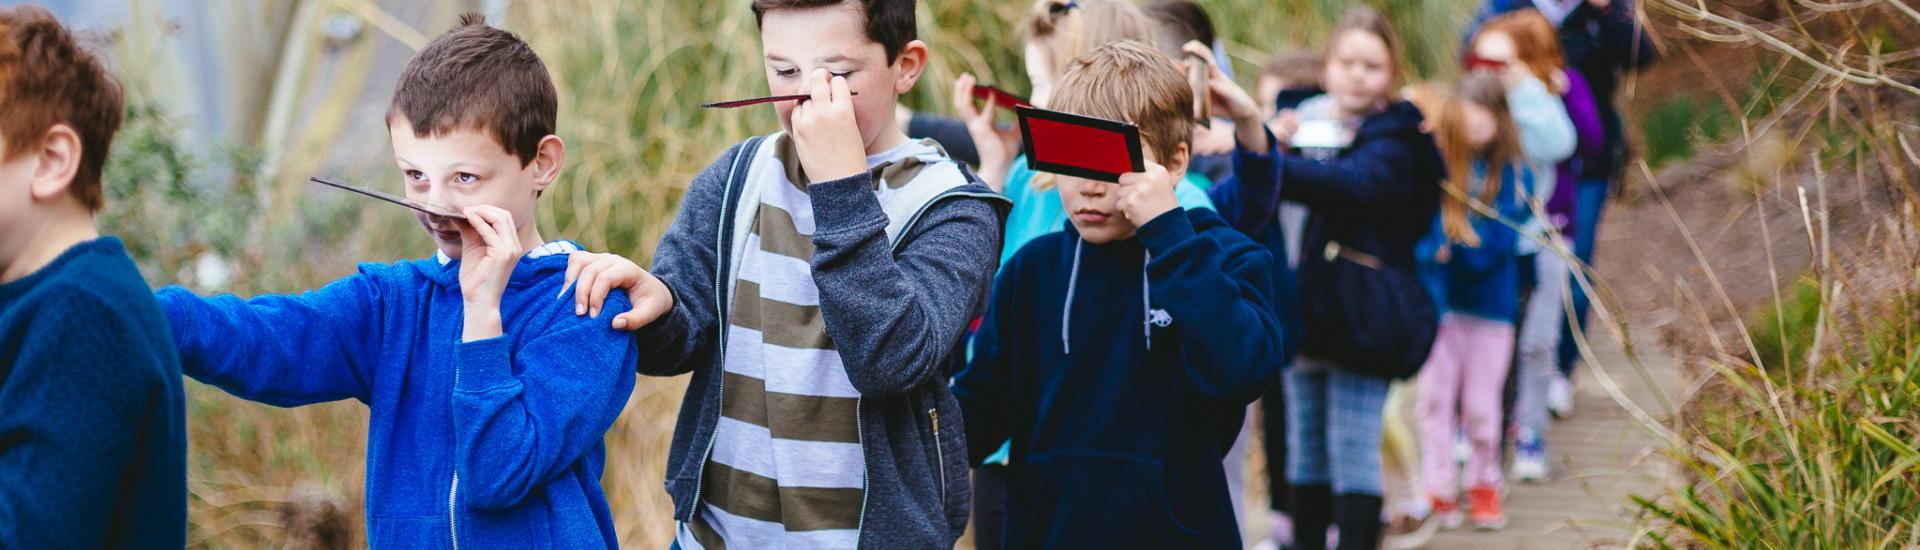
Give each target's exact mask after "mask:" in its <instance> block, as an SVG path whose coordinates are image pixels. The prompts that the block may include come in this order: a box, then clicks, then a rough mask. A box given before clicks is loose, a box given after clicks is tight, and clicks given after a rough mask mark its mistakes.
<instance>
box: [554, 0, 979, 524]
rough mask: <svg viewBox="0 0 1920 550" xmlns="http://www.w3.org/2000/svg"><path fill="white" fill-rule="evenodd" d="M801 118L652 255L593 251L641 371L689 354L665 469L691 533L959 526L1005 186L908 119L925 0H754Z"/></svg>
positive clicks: (738, 149)
mask: <svg viewBox="0 0 1920 550" xmlns="http://www.w3.org/2000/svg"><path fill="white" fill-rule="evenodd" d="M753 10H754V14H755V16H756V19H757V20H758V21H759V22H760V28H761V38H762V42H763V45H764V49H765V69H766V73H767V84H768V87H769V88H771V90H772V92H773V93H774V94H808V95H809V96H810V98H809V99H807V100H805V101H797V102H796V101H788V102H779V103H777V104H776V106H775V112H776V113H778V114H779V117H780V121H781V126H782V127H783V128H784V129H785V131H783V132H777V133H774V134H772V135H770V136H764V137H757V138H752V139H749V140H747V141H745V142H743V143H741V144H740V145H737V146H735V147H734V148H732V149H731V150H729V151H728V152H727V153H725V154H724V155H722V156H721V158H720V159H719V160H718V161H717V162H715V163H714V164H713V165H712V166H710V167H709V168H708V169H707V170H706V172H704V173H702V174H700V175H699V176H698V177H696V178H695V179H694V181H693V183H692V184H691V185H689V186H688V189H687V194H686V197H685V198H684V199H683V201H682V203H681V207H680V213H679V216H678V217H677V218H676V219H675V220H674V224H673V227H672V228H671V229H669V230H668V232H667V234H666V236H665V237H664V238H663V239H662V241H661V243H660V246H659V248H658V250H656V252H655V255H654V258H655V260H654V264H653V269H652V271H651V272H648V271H646V270H642V269H640V267H639V266H638V265H636V264H634V263H633V262H632V261H631V260H627V259H625V258H620V257H618V256H611V255H601V256H597V257H593V258H588V257H584V256H583V257H578V258H576V259H575V262H574V266H573V268H574V269H573V271H575V272H576V273H575V275H576V276H577V277H578V281H579V282H578V284H577V285H576V288H577V289H578V290H577V291H576V296H578V297H579V299H580V300H581V303H582V304H583V308H584V310H585V311H587V312H593V311H597V310H598V305H597V304H598V302H599V297H600V295H601V293H602V292H604V291H606V290H607V289H610V288H625V289H627V291H628V292H629V293H630V295H631V296H632V297H633V300H634V303H635V308H634V311H633V312H632V313H630V314H628V315H624V316H620V317H616V318H615V319H614V320H613V324H614V327H615V328H622V329H626V330H635V329H637V332H636V333H635V335H634V338H635V341H636V342H637V343H638V344H639V346H640V351H641V358H642V359H641V361H640V364H639V370H640V372H641V373H643V374H650V375H656V376H670V375H678V374H685V373H691V374H692V375H693V380H692V382H691V384H690V385H689V386H688V388H687V396H686V399H685V400H684V401H683V403H682V406H681V411H680V421H679V425H678V427H677V428H676V430H675V433H674V438H673V446H672V449H671V450H670V451H669V453H670V454H669V455H668V464H667V472H666V486H667V492H668V493H669V494H670V495H671V496H672V497H673V501H674V518H675V519H676V520H678V522H679V524H678V529H677V534H676V536H675V541H674V542H675V544H676V545H677V546H679V547H681V548H724V547H734V548H779V547H801V548H853V547H863V548H933V547H951V546H952V545H953V543H954V541H955V540H957V539H958V538H959V537H960V533H961V532H962V531H963V530H964V529H965V527H966V520H967V516H968V514H967V503H968V488H967V467H966V444H965V442H964V441H963V440H962V439H961V434H962V433H963V428H962V426H961V424H960V415H959V406H958V404H957V403H956V402H955V401H954V399H953V396H952V395H951V394H950V393H949V392H948V389H947V377H948V376H950V375H951V374H952V372H953V367H955V366H957V365H958V362H959V361H960V360H961V358H962V354H961V342H962V337H963V336H964V334H965V332H966V329H967V326H968V323H969V322H970V321H972V320H973V319H974V318H975V317H978V316H979V315H980V313H981V312H982V311H983V310H984V309H985V305H986V295H987V288H988V284H989V283H990V282H991V279H992V276H993V272H994V269H995V265H996V263H997V262H996V261H995V258H996V254H997V252H998V251H999V247H1000V228H1001V225H1002V224H1003V223H1004V218H1005V212H1006V201H1005V199H1004V198H1002V197H1000V196H999V195H998V194H995V193H993V192H992V191H991V190H990V189H988V188H986V187H985V186H984V185H981V184H979V183H978V182H977V181H976V179H975V178H974V177H972V175H971V173H970V172H968V171H967V170H966V169H965V168H964V167H963V166H962V165H960V164H958V163H956V162H954V161H953V160H951V159H949V158H948V157H947V155H946V153H945V152H944V151H942V150H941V149H940V147H939V146H938V145H936V144H934V143H932V142H931V141H925V140H922V141H914V140H909V139H908V138H907V137H906V135H905V134H903V133H901V132H900V129H899V124H898V123H897V122H896V121H895V120H894V119H893V117H894V115H895V112H896V106H897V105H898V99H899V98H898V95H899V94H902V93H905V92H907V91H908V90H910V89H912V87H913V85H914V82H915V81H916V80H917V79H918V78H919V76H920V73H921V70H922V69H923V68H924V67H925V66H926V61H927V46H926V44H924V43H922V42H920V41H919V40H915V39H914V33H915V30H914V29H915V24H914V2H913V0H756V1H755V2H753Z"/></svg>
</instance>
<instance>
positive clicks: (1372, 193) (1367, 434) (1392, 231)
mask: <svg viewBox="0 0 1920 550" xmlns="http://www.w3.org/2000/svg"><path fill="white" fill-rule="evenodd" d="M1400 60H1401V56H1400V51H1399V40H1398V38H1397V37H1396V34H1395V32H1394V31H1393V28H1392V27H1391V26H1390V25H1389V24H1388V23H1387V21H1386V19H1385V18H1384V17H1383V16H1381V15H1380V14H1379V13H1378V12H1375V11H1373V10H1371V9H1367V8H1355V9H1353V10H1350V11H1349V12H1348V14H1347V15H1346V16H1344V17H1342V19H1341V20H1340V23H1339V24H1338V25H1337V26H1336V27H1335V28H1334V30H1333V33H1332V34H1331V35H1330V38H1329V41H1328V46H1327V48H1326V60H1325V63H1324V65H1323V72H1322V77H1323V78H1322V84H1323V85H1324V86H1325V88H1326V91H1327V94H1326V96H1325V99H1324V100H1322V105H1321V106H1317V107H1316V106H1313V105H1310V104H1311V103H1314V102H1311V101H1310V102H1308V103H1309V104H1303V105H1302V106H1301V108H1300V109H1301V111H1302V115H1301V116H1300V117H1298V119H1300V120H1304V119H1306V118H1308V116H1307V111H1310V110H1316V109H1324V112H1325V113H1327V116H1326V119H1328V120H1330V121H1332V122H1333V123H1334V125H1333V127H1331V128H1326V129H1325V130H1324V133H1326V134H1331V135H1329V136H1316V135H1311V133H1310V132H1308V131H1306V129H1307V128H1308V127H1307V126H1305V125H1304V123H1302V122H1299V121H1298V120H1282V121H1281V123H1280V124H1278V126H1279V128H1277V131H1276V132H1275V136H1274V137H1276V138H1278V139H1279V140H1280V142H1282V143H1285V144H1287V148H1301V149H1306V148H1305V147H1303V145H1307V143H1303V142H1304V141H1305V140H1304V139H1303V138H1312V139H1313V140H1315V141H1316V142H1315V143H1312V144H1311V145H1315V146H1318V147H1316V148H1318V149H1321V151H1319V152H1314V151H1301V152H1299V153H1296V154H1289V155H1283V156H1282V157H1281V158H1280V159H1279V162H1278V163H1277V164H1278V166H1279V172H1280V174H1281V177H1280V178H1279V181H1280V182H1281V196H1282V198H1283V199H1285V200H1290V201H1294V202H1298V203H1300V204H1303V205H1305V206H1306V207H1307V208H1308V210H1309V212H1310V214H1309V216H1308V220H1307V222H1306V224H1305V225H1306V230H1305V238H1304V239H1303V242H1304V243H1305V246H1304V247H1303V251H1302V252H1303V254H1301V261H1300V279H1299V295H1300V298H1301V307H1302V309H1301V312H1302V321H1301V322H1302V330H1303V331H1304V339H1303V340H1302V344H1301V351H1300V356H1299V357H1297V358H1296V359H1295V361H1294V365H1293V367H1292V368H1291V369H1289V370H1288V371H1287V373H1286V374H1285V376H1286V383H1285V386H1286V389H1285V391H1286V397H1287V403H1286V408H1287V424H1288V425H1287V428H1288V441H1287V444H1288V453H1287V459H1288V464H1287V474H1288V480H1289V481H1290V482H1291V483H1292V484H1293V500H1294V506H1293V512H1294V514H1293V522H1294V537H1295V543H1296V545H1297V546H1299V547H1302V548H1324V547H1325V545H1326V536H1327V527H1328V525H1329V524H1336V523H1337V524H1338V525H1339V529H1340V539H1339V541H1340V546H1339V547H1340V548H1342V549H1355V550H1357V549H1369V550H1371V549H1372V548H1374V547H1375V546H1376V545H1377V544H1378V542H1379V538H1380V530H1381V514H1380V512H1381V506H1382V504H1381V494H1382V488H1381V472H1380V442H1381V433H1380V430H1381V412H1382V410H1383V408H1384V406H1385V403H1384V402H1385V400H1386V395H1387V388H1388V386H1389V384H1390V383H1391V382H1392V380H1394V379H1396V378H1403V377H1405V376H1407V375H1409V374H1411V371H1413V370H1416V369H1418V367H1419V362H1420V360H1421V359H1423V358H1424V356H1425V355H1426V353H1427V351H1428V350H1429V349H1430V346H1431V339H1432V334H1433V325H1432V323H1433V319H1432V317H1431V307H1432V305H1431V301H1430V299H1429V298H1428V297H1427V296H1426V292H1425V291H1424V290H1423V289H1421V288H1420V285H1419V283H1418V281H1417V280H1416V279H1415V277H1414V275H1413V266H1414V259H1413V247H1414V243H1415V242H1416V241H1418V240H1419V239H1420V238H1421V237H1422V236H1423V235H1424V234H1425V233H1426V232H1427V228H1428V227H1429V225H1430V223H1431V220H1432V219H1433V215H1434V208H1435V207H1436V204H1437V201H1438V197H1439V191H1440V188H1439V186H1438V185H1437V184H1436V183H1437V182H1438V181H1439V180H1440V178H1441V176H1442V174H1441V172H1442V161H1441V160H1440V158H1439V153H1438V151H1437V150H1436V149H1435V146H1434V144H1433V139H1432V137H1430V136H1429V135H1428V134H1427V133H1426V132H1425V131H1424V130H1423V129H1422V127H1421V125H1422V118H1421V116H1420V112H1419V110H1418V109H1416V108H1415V107H1414V106H1413V105H1411V104H1408V103H1406V102H1404V101H1401V100H1400V99H1399V91H1398V88H1399V82H1400V81H1401V77H1402V74H1403V72H1404V71H1403V70H1402V68H1401V61H1400ZM1329 138H1330V139H1329ZM1343 138H1344V144H1340V143H1337V141H1339V140H1342V139H1343ZM1309 155H1310V156H1309ZM1386 357H1391V358H1394V359H1395V360H1394V361H1391V362H1383V361H1376V360H1373V359H1372V358H1386Z"/></svg>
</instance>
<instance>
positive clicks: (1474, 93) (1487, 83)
mask: <svg viewBox="0 0 1920 550" xmlns="http://www.w3.org/2000/svg"><path fill="white" fill-rule="evenodd" d="M1421 103H1426V104H1428V105H1432V104H1435V103H1438V104H1440V105H1441V107H1440V113H1439V117H1438V119H1437V120H1435V121H1434V124H1433V134H1434V142H1435V143H1436V144H1438V145H1439V146H1440V154H1441V156H1442V157H1444V158H1445V159H1446V163H1447V179H1446V181H1444V182H1442V183H1441V185H1443V186H1445V189H1446V193H1445V194H1443V195H1442V196H1441V197H1440V226H1441V230H1442V231H1443V232H1445V233H1446V236H1447V241H1448V242H1452V243H1458V244H1462V245H1466V246H1470V247H1477V246H1480V235H1479V234H1478V233H1476V232H1475V231H1474V230H1473V222H1472V221H1471V218H1470V216H1468V214H1467V197H1468V193H1470V192H1471V189H1472V185H1471V182H1470V181H1468V180H1469V179H1470V178H1471V174H1472V173H1473V163H1474V162H1475V161H1480V162H1484V163H1485V164H1486V167H1487V175H1486V177H1485V179H1483V180H1482V181H1481V183H1480V194H1479V195H1480V196H1479V197H1478V199H1479V201H1480V202H1481V203H1482V204H1486V205H1488V206H1489V207H1494V208H1497V206H1496V205H1495V203H1496V201H1498V200H1499V197H1500V181H1501V177H1502V174H1503V173H1504V172H1506V169H1507V168H1508V167H1510V166H1519V165H1520V163H1521V156H1520V137H1519V131H1517V130H1515V129H1514V126H1513V115H1512V114H1511V113H1509V112H1508V111H1507V90H1506V87H1505V86H1504V85H1502V84H1501V83H1500V78H1499V77H1497V76H1494V75H1492V74H1488V73H1475V74H1471V75H1468V76H1467V77H1466V78H1465V79H1463V80H1461V81H1460V86H1459V88H1458V89H1457V91H1456V92H1455V93H1454V94H1453V95H1452V96H1451V97H1446V98H1444V99H1441V100H1438V101H1433V100H1430V99H1423V100H1422V101H1421ZM1470 104H1471V105H1478V106H1480V107H1482V108H1485V109H1486V110H1487V111H1488V112H1490V113H1492V114H1493V120H1494V128H1495V130H1494V138H1493V142H1492V143H1489V144H1487V146H1486V148H1485V149H1477V148H1475V147H1474V146H1473V144H1472V143H1470V140H1469V139H1468V138H1467V111H1466V110H1467V108H1468V106H1469V105H1470Z"/></svg>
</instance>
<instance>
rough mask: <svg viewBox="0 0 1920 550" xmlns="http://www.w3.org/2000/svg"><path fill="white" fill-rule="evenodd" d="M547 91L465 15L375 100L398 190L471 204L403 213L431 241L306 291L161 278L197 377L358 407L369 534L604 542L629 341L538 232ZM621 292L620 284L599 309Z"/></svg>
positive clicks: (548, 136) (250, 395) (548, 180)
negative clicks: (607, 438)
mask: <svg viewBox="0 0 1920 550" xmlns="http://www.w3.org/2000/svg"><path fill="white" fill-rule="evenodd" d="M556 105H557V98H556V94H555V91H554V87H553V81H552V80H551V78H550V77H549V76H548V74H547V69H546V66H545V65H544V64H543V63H541V61H540V58H539V57H538V56H536V55H534V53H533V50H532V49H531V48H529V47H528V46H527V44H526V43H524V42H521V41H520V40H519V39H518V38H516V37H514V36H513V35H512V34H509V33H507V32H505V31H501V30H499V29H495V28H492V27H488V26H486V25H485V24H484V23H482V22H481V21H480V20H479V19H478V18H477V17H471V16H469V17H467V18H463V19H462V21H461V25H460V26H459V27H457V28H455V29H453V30H452V31H450V32H448V33H447V34H445V35H442V36H441V37H439V38H437V39H434V41H433V42H432V43H430V44H428V45H427V47H426V48H425V49H423V50H421V51H420V54H419V55H417V56H415V57H414V58H413V60H412V61H411V62H409V63H408V64H407V68H406V70H405V72H403V73H401V76H400V82H399V85H398V87H397V89H396V90H395V91H394V95H393V103H392V106H391V108H390V109H389V110H388V113H387V125H388V128H389V134H390V137H391V138H392V140H393V150H394V160H395V161H396V162H397V163H398V164H399V167H400V172H401V174H402V175H403V176H404V178H403V182H404V185H405V189H406V195H407V197H408V198H410V199H413V200H417V201H421V202H426V203H431V204H436V205H442V206H444V207H447V208H450V209H453V210H457V211H459V212H460V213H461V214H463V215H464V216H465V217H466V219H465V220H464V221H463V220H459V219H452V218H445V217H439V216H429V215H426V214H416V216H415V217H416V218H417V219H418V221H419V222H420V225H421V227H422V228H424V229H425V230H426V231H427V234H428V235H429V236H431V237H432V239H433V241H434V243H435V244H436V245H438V247H439V253H437V254H435V256H434V257H432V258H426V259H420V260H411V261H403V262H397V263H392V264H361V265H360V269H359V272H358V273H356V274H354V275H350V276H347V277H346V278H343V279H340V280H337V281H334V282H333V283H330V284H328V285H326V286H325V287H322V288H320V289H318V290H312V291H308V292H305V293H301V294H294V295H261V296H255V297H253V298H251V299H246V300H242V299H240V298H237V297H234V296H231V295H227V296H220V297H215V298H201V297H198V296H195V295H193V294H192V293H190V292H188V291H186V290H185V289H181V288H178V287H169V288H166V289H163V290H161V291H160V293H159V298H160V304H161V306H162V308H163V309H164V310H165V311H166V314H167V318H168V320H169V321H171V322H172V325H173V330H174V338H175V342H176V344H177V345H178V346H179V350H180V357H181V361H182V363H183V367H184V369H185V370H186V373H187V374H188V375H190V376H193V377H194V378H195V379H197V380H200V381H202V382H206V383H208V384H212V385H215V386H218V387H220V388H221V389H223V390H226V391H227V392H229V393H232V394H234V395H237V396H240V397H243V398H246V399H251V400H254V401H259V402H262V403H267V404H271V405H277V406H283V407H292V406H298V405H305V404H309V403H320V402H326V401H338V400H342V399H354V400H358V401H360V402H362V403H365V404H367V406H368V407H369V408H371V409H372V412H373V414H372V420H371V426H369V428H368V434H367V479H366V509H367V539H368V543H369V545H370V546H372V547H374V548H381V547H406V548H459V547H461V546H466V547H476V546H484V547H494V548H547V547H556V548H585V547H608V548H610V547H614V546H615V545H616V544H617V541H616V539H615V534H614V529H613V520H612V516H611V514H609V512H608V510H607V503H606V497H605V495H604V493H603V492H602V491H601V488H600V475H601V471H602V469H603V467H604V464H605V454H606V448H605V445H604V444H603V443H602V435H603V434H604V433H605V432H606V431H607V429H608V428H609V427H611V426H612V425H613V421H614V418H615V417H616V416H618V415H619V414H620V409H621V407H622V406H624V405H625V404H626V400H627V395H628V394H629V393H630V392H631V391H632V389H633V381H634V371H633V367H632V365H634V363H635V361H636V359H637V354H636V352H635V348H634V345H633V342H632V339H631V338H630V337H629V336H628V335H626V334H624V333H620V332H616V331H614V330H612V329H611V328H609V327H608V326H607V323H606V321H605V320H595V319H590V318H585V317H577V316H575V315H574V308H573V304H572V301H570V300H564V299H561V298H560V294H561V292H562V290H563V288H562V281H563V280H564V275H565V274H566V267H567V255H568V254H569V253H570V252H573V251H576V250H578V246H577V245H575V244H574V243H572V242H568V241H551V242H549V241H546V240H544V239H542V238H541V237H540V232H539V230H538V228H537V220H536V219H535V217H534V213H535V204H534V203H535V198H536V197H538V196H539V194H540V192H541V191H542V190H545V189H546V188H547V187H548V186H550V185H552V184H553V183H554V182H555V181H556V180H558V178H559V175H560V167H561V164H562V160H563V158H564V156H565V151H566V148H565V145H564V144H563V143H562V142H561V141H560V138H559V137H557V136H555V135H554V118H555V112H556ZM382 212H386V211H384V210H383V211H382ZM627 307H628V303H627V300H626V296H625V295H624V294H623V293H614V295H612V296H610V297H609V298H608V300H607V304H606V306H605V307H604V308H603V311H604V312H605V313H606V314H608V315H612V314H617V313H620V312H623V311H625V310H626V309H627Z"/></svg>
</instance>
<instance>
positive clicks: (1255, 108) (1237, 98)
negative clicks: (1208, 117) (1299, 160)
mask: <svg viewBox="0 0 1920 550" xmlns="http://www.w3.org/2000/svg"><path fill="white" fill-rule="evenodd" d="M1180 49H1181V50H1183V51H1186V52H1187V53H1189V54H1193V55H1196V56H1199V57H1200V58H1201V59H1204V60H1206V62H1207V101H1208V102H1210V103H1211V104H1212V106H1213V112H1216V113H1224V114H1226V115H1227V118H1229V119H1232V120H1233V127H1234V129H1235V130H1234V133H1235V134H1236V136H1237V137H1238V138H1239V139H1240V143H1241V144H1243V145H1246V146H1247V147H1248V148H1251V149H1253V150H1255V151H1262V152H1264V151H1266V150H1267V134H1266V133H1265V132H1262V131H1261V126H1260V103H1258V102H1255V101H1254V100H1253V96H1250V95H1247V91H1246V90H1244V89H1241V88H1240V85H1239V84H1235V83H1234V82H1233V79H1231V78H1227V74H1226V73H1225V72H1222V71H1221V70H1220V64H1219V63H1218V62H1217V61H1215V60H1214V58H1213V50H1212V49H1209V48H1208V47H1207V46H1206V45H1205V44H1201V43H1200V41H1199V40H1192V41H1188V42H1187V44H1186V45H1185V46H1181V48H1180ZM1195 99H1198V98H1195Z"/></svg>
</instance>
